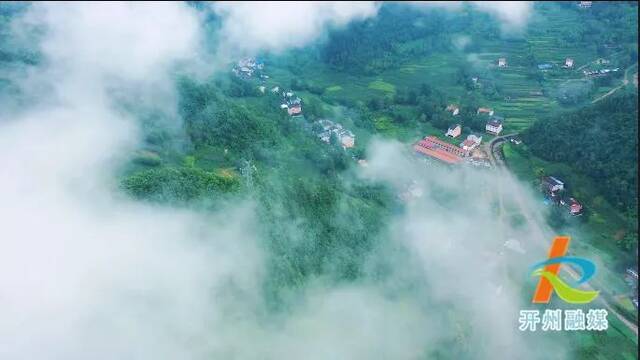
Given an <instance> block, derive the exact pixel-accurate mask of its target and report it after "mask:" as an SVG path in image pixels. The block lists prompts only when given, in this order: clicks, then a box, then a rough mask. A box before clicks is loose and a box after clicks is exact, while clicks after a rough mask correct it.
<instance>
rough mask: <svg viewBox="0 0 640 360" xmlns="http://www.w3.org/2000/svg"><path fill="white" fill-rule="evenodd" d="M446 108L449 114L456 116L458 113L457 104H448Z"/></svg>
mask: <svg viewBox="0 0 640 360" xmlns="http://www.w3.org/2000/svg"><path fill="white" fill-rule="evenodd" d="M446 110H447V111H448V112H450V113H451V115H453V116H456V115H458V114H459V113H460V108H459V107H458V106H457V105H454V104H449V106H447V108H446Z"/></svg>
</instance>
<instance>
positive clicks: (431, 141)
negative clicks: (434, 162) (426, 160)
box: [413, 136, 465, 164]
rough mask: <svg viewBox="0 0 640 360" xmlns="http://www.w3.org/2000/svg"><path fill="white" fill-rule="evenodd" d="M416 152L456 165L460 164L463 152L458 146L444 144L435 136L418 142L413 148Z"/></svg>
mask: <svg viewBox="0 0 640 360" xmlns="http://www.w3.org/2000/svg"><path fill="white" fill-rule="evenodd" d="M413 148H414V149H415V150H416V152H418V153H420V154H422V155H426V156H429V157H432V158H435V159H438V160H440V161H443V162H445V163H448V164H458V163H460V162H462V156H465V151H464V150H462V149H461V148H459V147H458V146H455V145H452V144H449V143H446V142H444V141H442V140H440V139H438V138H436V137H435V136H427V137H425V138H424V139H423V140H420V141H418V143H417V144H415V145H414V147H413Z"/></svg>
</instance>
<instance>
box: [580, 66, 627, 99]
mask: <svg viewBox="0 0 640 360" xmlns="http://www.w3.org/2000/svg"><path fill="white" fill-rule="evenodd" d="M637 66H638V63H635V64H633V65H631V66H629V67H628V68H627V70H625V71H624V79H623V80H622V84H620V85H618V86H616V87H614V88H613V89H611V90H609V91H608V92H607V93H606V94H604V95H602V96H600V97H599V98H596V99H594V100H593V101H592V102H591V103H592V104H594V103H596V102H598V101H600V100H602V99H604V98H606V97H607V96H609V95H611V94H613V93H615V92H616V91H618V90H620V89H622V88H623V87H625V86H627V84H629V71H630V70H631V69H632V68H634V67H637ZM636 74H637V73H636ZM636 86H637V80H636Z"/></svg>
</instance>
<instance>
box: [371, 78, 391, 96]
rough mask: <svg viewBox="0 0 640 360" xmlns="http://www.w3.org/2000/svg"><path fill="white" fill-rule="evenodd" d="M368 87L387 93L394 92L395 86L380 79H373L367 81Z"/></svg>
mask: <svg viewBox="0 0 640 360" xmlns="http://www.w3.org/2000/svg"><path fill="white" fill-rule="evenodd" d="M369 89H373V90H380V91H384V92H387V93H395V92H396V87H395V85H393V84H390V83H388V82H384V81H382V80H375V81H372V82H370V83H369Z"/></svg>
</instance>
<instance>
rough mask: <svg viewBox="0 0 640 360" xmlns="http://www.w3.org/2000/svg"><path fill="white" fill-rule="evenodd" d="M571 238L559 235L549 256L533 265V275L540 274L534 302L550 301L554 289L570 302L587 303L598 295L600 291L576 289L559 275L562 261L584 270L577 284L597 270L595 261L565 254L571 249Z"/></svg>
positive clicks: (583, 281) (552, 245)
mask: <svg viewBox="0 0 640 360" xmlns="http://www.w3.org/2000/svg"><path fill="white" fill-rule="evenodd" d="M570 240H571V238H570V237H568V236H558V237H556V238H555V239H553V244H551V249H550V250H549V258H548V259H547V260H545V261H541V262H539V263H537V264H535V265H533V266H532V267H531V268H532V270H533V272H532V275H534V276H540V281H538V287H537V288H536V292H535V294H533V303H537V304H547V303H549V300H551V294H552V293H553V290H555V292H556V294H558V296H559V297H560V298H561V299H562V300H564V301H565V302H568V303H570V304H586V303H589V302H591V301H593V300H594V299H595V298H596V297H597V296H598V294H599V291H586V290H580V289H576V288H575V287H572V286H570V285H569V284H567V283H566V282H564V280H562V279H561V278H560V277H559V276H558V273H559V272H560V265H561V264H562V263H570V264H573V265H576V266H578V267H579V268H580V270H581V271H582V276H581V277H580V280H578V281H577V282H576V283H575V285H576V286H577V285H580V284H583V283H585V282H587V281H588V280H589V279H591V277H593V275H594V274H595V272H596V265H595V264H594V263H593V262H591V261H589V260H587V259H584V258H581V257H573V256H565V254H566V253H567V249H569V241H570Z"/></svg>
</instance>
